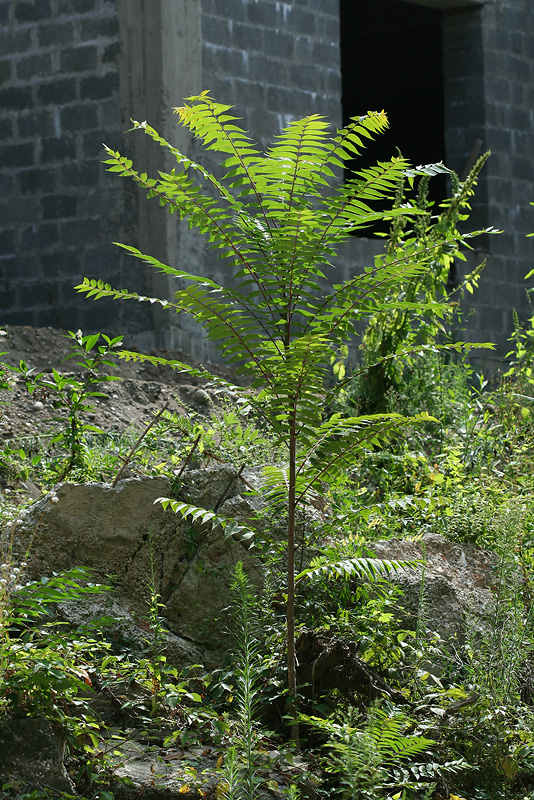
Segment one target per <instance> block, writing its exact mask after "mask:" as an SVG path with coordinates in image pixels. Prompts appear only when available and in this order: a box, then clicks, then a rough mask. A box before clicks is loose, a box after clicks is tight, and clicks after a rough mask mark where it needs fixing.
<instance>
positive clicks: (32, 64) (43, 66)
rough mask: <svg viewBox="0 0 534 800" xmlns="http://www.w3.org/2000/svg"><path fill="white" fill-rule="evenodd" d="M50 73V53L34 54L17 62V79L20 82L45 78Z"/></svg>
mask: <svg viewBox="0 0 534 800" xmlns="http://www.w3.org/2000/svg"><path fill="white" fill-rule="evenodd" d="M51 71H52V59H51V57H50V53H42V54H35V55H31V56H28V57H27V58H21V59H19V60H18V61H17V78H18V79H19V80H20V81H33V80H35V78H46V77H47V76H48V75H49V74H50V72H51Z"/></svg>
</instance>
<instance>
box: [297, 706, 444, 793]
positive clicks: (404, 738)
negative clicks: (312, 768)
mask: <svg viewBox="0 0 534 800" xmlns="http://www.w3.org/2000/svg"><path fill="white" fill-rule="evenodd" d="M304 720H305V721H306V722H307V723H308V724H310V725H312V727H314V728H316V729H317V730H319V731H321V732H323V733H325V734H327V735H328V737H329V739H328V743H327V747H328V749H329V751H330V755H329V757H328V759H327V761H326V770H327V772H329V773H330V774H333V775H335V776H336V779H337V781H338V782H339V790H338V792H336V793H339V794H340V795H341V797H342V798H343V799H344V800H376V798H378V797H392V796H393V797H398V798H401V797H402V798H408V797H413V796H414V795H411V794H409V793H407V792H406V790H414V789H422V788H426V789H431V788H432V784H435V778H436V776H437V775H439V765H438V764H437V763H434V764H433V765H432V762H430V764H428V763H427V764H425V765H424V767H426V769H425V768H424V769H422V770H421V769H418V766H419V765H420V764H421V762H420V761H418V760H417V757H418V756H419V757H421V756H423V755H428V754H429V751H430V750H431V748H432V747H433V746H434V745H435V744H436V742H435V741H434V740H432V739H426V738H425V737H423V736H419V735H416V734H408V733H406V731H407V730H408V729H409V728H410V727H413V726H414V720H412V719H410V718H409V717H408V716H407V715H406V714H405V713H404V712H403V711H400V710H398V709H396V708H392V709H382V708H380V707H379V706H377V705H375V706H373V707H372V708H371V709H370V710H369V714H368V716H367V718H366V719H365V718H363V719H362V717H361V715H359V714H358V713H357V712H356V711H355V709H349V710H348V711H347V713H346V715H345V718H344V719H343V720H342V721H341V722H337V721H335V720H333V719H321V718H319V717H304ZM404 765H406V766H407V769H406V770H403V767H404ZM403 773H404V774H403ZM399 790H402V791H399ZM395 791H397V792H398V794H393V795H392V794H391V792H395Z"/></svg>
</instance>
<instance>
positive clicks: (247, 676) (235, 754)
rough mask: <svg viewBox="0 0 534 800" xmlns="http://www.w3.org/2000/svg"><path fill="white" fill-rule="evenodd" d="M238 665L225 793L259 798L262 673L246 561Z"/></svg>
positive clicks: (237, 574) (238, 589) (236, 592)
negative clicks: (258, 719) (234, 721)
mask: <svg viewBox="0 0 534 800" xmlns="http://www.w3.org/2000/svg"><path fill="white" fill-rule="evenodd" d="M232 593H233V596H234V610H235V617H234V618H235V622H234V630H233V634H234V637H235V643H236V648H235V649H236V657H237V664H236V667H235V668H234V680H235V686H234V693H235V700H236V704H237V727H236V733H235V734H234V737H233V739H234V742H233V744H232V746H231V747H230V748H229V749H228V751H227V753H226V756H225V762H224V769H223V787H224V796H225V797H226V798H227V799H228V800H245V798H246V800H255V798H256V797H257V794H256V789H257V787H258V785H259V779H258V776H257V774H256V761H257V753H256V750H257V747H258V743H259V742H258V738H259V737H258V732H257V729H256V722H255V719H254V717H255V714H256V711H257V707H258V694H259V692H258V684H259V676H260V671H259V667H260V658H259V640H258V635H257V630H256V629H257V626H258V623H257V620H256V619H255V615H254V610H253V603H254V600H253V597H252V594H251V589H250V585H249V582H248V578H247V575H246V573H245V570H244V568H243V564H242V563H241V562H239V563H238V564H236V567H235V569H234V575H233V581H232Z"/></svg>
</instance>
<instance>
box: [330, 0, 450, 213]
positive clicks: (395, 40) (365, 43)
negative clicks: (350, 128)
mask: <svg viewBox="0 0 534 800" xmlns="http://www.w3.org/2000/svg"><path fill="white" fill-rule="evenodd" d="M442 13H443V12H441V11H438V10H436V9H432V8H425V7H423V6H419V5H413V4H411V3H409V2H403V0H371V2H363V3H355V2H354V0H341V2H340V14H341V70H342V105H343V124H344V125H346V124H347V123H348V122H349V120H350V117H352V116H361V115H362V114H365V113H366V112H367V111H369V110H372V111H380V110H381V109H384V110H385V111H386V112H387V115H388V118H389V129H388V131H387V132H386V133H384V134H382V135H381V136H379V137H378V139H376V140H375V142H374V143H371V142H369V144H368V147H367V149H366V151H365V152H364V153H363V154H362V156H361V157H360V158H358V159H357V161H356V162H355V163H354V165H353V166H354V167H356V168H362V167H366V166H371V165H372V164H375V163H376V162H377V161H387V160H389V159H390V158H391V157H392V156H396V155H398V151H397V148H398V149H399V150H400V152H401V153H402V155H403V156H404V157H405V158H408V159H409V160H410V161H411V162H412V164H413V165H414V166H417V165H419V164H430V163H434V162H437V161H442V160H444V159H445V136H444V81H443V44H442V33H441V22H442ZM446 189H447V183H446V178H445V176H437V177H435V178H432V180H431V181H430V192H429V196H430V199H431V200H434V201H439V200H442V199H443V198H444V197H445V193H446Z"/></svg>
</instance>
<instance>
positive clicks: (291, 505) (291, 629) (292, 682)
mask: <svg viewBox="0 0 534 800" xmlns="http://www.w3.org/2000/svg"><path fill="white" fill-rule="evenodd" d="M296 445H297V441H296V431H295V417H293V420H292V425H291V441H290V448H289V489H288V509H287V512H288V513H287V612H286V618H287V682H288V690H289V696H290V698H292V699H291V701H290V705H289V713H290V714H291V717H292V718H293V720H295V721H294V722H293V723H292V725H291V738H292V739H293V741H294V742H296V744H298V741H299V724H298V722H297V719H296V718H297V673H296V654H295V497H296V478H297V470H296Z"/></svg>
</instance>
